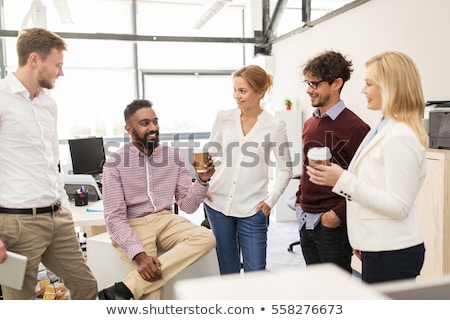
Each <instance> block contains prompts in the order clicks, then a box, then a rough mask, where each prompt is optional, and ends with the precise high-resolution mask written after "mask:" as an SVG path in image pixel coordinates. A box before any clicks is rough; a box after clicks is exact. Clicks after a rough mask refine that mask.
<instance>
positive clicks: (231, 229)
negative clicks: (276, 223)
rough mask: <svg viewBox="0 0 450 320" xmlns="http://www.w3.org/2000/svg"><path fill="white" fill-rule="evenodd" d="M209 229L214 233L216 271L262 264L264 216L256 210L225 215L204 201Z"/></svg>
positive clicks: (250, 268) (236, 270) (249, 268)
mask: <svg viewBox="0 0 450 320" xmlns="http://www.w3.org/2000/svg"><path fill="white" fill-rule="evenodd" d="M204 206H205V209H206V214H207V216H208V220H209V223H210V225H211V230H212V232H213V233H214V235H215V237H216V252H217V259H218V261H219V269H220V274H229V273H239V272H240V271H241V253H242V262H243V267H244V271H246V272H247V271H257V270H264V269H265V268H266V255H267V217H266V216H265V215H264V213H263V212H262V211H261V210H260V211H258V212H257V213H255V214H254V215H252V216H250V217H246V218H236V217H231V216H226V215H224V214H223V213H222V212H219V211H216V210H214V209H212V208H211V207H209V206H207V205H206V204H204Z"/></svg>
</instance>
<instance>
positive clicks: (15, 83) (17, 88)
mask: <svg viewBox="0 0 450 320" xmlns="http://www.w3.org/2000/svg"><path fill="white" fill-rule="evenodd" d="M6 82H7V83H8V86H9V88H10V89H11V92H12V93H14V94H16V93H22V92H26V93H27V94H28V90H27V88H25V86H24V85H23V84H22V82H20V81H19V79H17V77H16V75H15V74H14V73H13V72H11V73H9V74H8V75H7V76H6Z"/></svg>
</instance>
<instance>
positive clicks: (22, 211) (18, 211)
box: [0, 201, 61, 214]
mask: <svg viewBox="0 0 450 320" xmlns="http://www.w3.org/2000/svg"><path fill="white" fill-rule="evenodd" d="M60 208H61V202H59V201H57V202H55V204H54V205H52V206H49V207H42V208H36V213H49V212H52V213H53V212H55V211H58V210H59V209H60ZM0 213H11V214H33V209H13V208H2V207H0Z"/></svg>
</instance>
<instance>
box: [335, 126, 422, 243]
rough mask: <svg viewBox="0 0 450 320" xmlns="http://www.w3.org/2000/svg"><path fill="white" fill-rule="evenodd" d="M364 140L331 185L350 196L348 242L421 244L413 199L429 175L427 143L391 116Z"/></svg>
mask: <svg viewBox="0 0 450 320" xmlns="http://www.w3.org/2000/svg"><path fill="white" fill-rule="evenodd" d="M370 137H371V134H370V133H369V134H367V136H366V138H365V140H366V139H370ZM365 140H363V141H362V142H361V145H360V147H359V149H358V150H357V151H356V153H355V156H354V157H353V160H352V161H351V163H350V166H349V168H348V171H344V173H343V174H342V175H341V177H340V178H339V180H338V181H337V183H336V185H335V186H334V188H333V192H335V193H337V194H340V195H342V196H345V197H346V198H347V228H348V236H349V240H350V244H351V245H352V247H353V248H354V249H358V250H362V251H385V250H399V249H404V248H408V247H412V246H415V245H418V244H420V243H422V242H423V238H422V235H421V231H420V227H419V221H418V220H417V210H416V205H415V201H416V197H417V194H418V193H419V190H420V188H421V186H422V183H423V181H424V179H425V173H426V154H425V151H426V150H425V148H424V147H423V146H422V145H421V144H420V142H419V139H418V138H417V136H416V135H415V134H414V133H413V131H412V130H411V129H410V128H409V127H408V126H407V125H406V124H404V123H401V122H396V121H393V120H390V121H388V122H387V123H386V125H385V126H384V127H383V128H381V129H380V131H379V132H378V133H377V134H376V135H374V136H373V138H372V140H371V141H369V142H368V143H367V145H366V141H365ZM365 145H366V146H365Z"/></svg>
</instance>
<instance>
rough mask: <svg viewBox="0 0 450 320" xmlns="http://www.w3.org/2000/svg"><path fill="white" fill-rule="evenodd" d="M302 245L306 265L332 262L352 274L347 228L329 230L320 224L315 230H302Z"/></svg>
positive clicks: (342, 226)
mask: <svg viewBox="0 0 450 320" xmlns="http://www.w3.org/2000/svg"><path fill="white" fill-rule="evenodd" d="M300 244H301V247H302V252H303V257H304V258H305V262H306V264H307V265H308V264H316V263H325V262H331V263H335V264H337V265H338V266H340V267H341V268H343V269H344V270H346V271H348V272H350V273H351V272H352V267H351V259H352V254H353V252H352V248H351V246H350V243H349V241H348V236H347V228H346V227H345V226H344V225H340V226H339V227H337V228H327V227H324V226H323V225H322V223H320V222H319V224H317V226H316V227H315V228H314V230H306V228H305V226H303V227H302V229H301V230H300Z"/></svg>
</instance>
